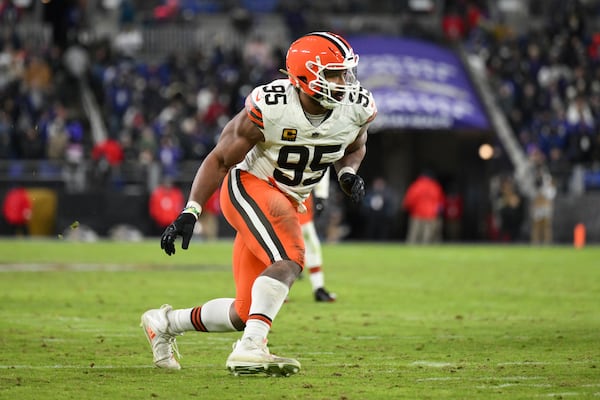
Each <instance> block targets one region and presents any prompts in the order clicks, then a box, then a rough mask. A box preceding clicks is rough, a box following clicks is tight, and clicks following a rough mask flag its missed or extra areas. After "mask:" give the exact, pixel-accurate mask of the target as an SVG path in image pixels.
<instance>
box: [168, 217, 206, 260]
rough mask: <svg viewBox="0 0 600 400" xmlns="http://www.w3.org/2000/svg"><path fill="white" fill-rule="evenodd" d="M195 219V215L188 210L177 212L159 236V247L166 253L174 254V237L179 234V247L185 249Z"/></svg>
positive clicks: (190, 236) (188, 242)
mask: <svg viewBox="0 0 600 400" xmlns="http://www.w3.org/2000/svg"><path fill="white" fill-rule="evenodd" d="M196 221H197V218H196V216H195V215H194V214H192V213H190V212H182V213H181V214H179V217H177V219H176V220H175V221H173V223H172V224H171V225H169V226H167V229H165V231H164V232H163V234H162V236H161V237H160V248H161V249H163V250H164V251H165V253H167V254H168V255H171V254H175V239H176V238H177V236H181V248H182V249H184V250H186V249H187V248H188V247H189V245H190V240H191V239H192V233H193V232H194V225H195V224H196Z"/></svg>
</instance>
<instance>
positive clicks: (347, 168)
mask: <svg viewBox="0 0 600 400" xmlns="http://www.w3.org/2000/svg"><path fill="white" fill-rule="evenodd" d="M346 172H348V173H350V174H352V175H356V171H355V170H354V168H352V167H343V168H342V169H340V170H339V172H338V175H337V176H338V181H339V180H340V178H341V177H342V175H344V174H345V173H346Z"/></svg>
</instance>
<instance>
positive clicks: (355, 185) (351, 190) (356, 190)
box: [339, 172, 365, 203]
mask: <svg viewBox="0 0 600 400" xmlns="http://www.w3.org/2000/svg"><path fill="white" fill-rule="evenodd" d="M339 181H340V187H341V188H342V190H343V191H344V193H346V194H347V195H348V196H350V198H351V199H352V201H353V202H355V203H359V202H360V201H361V200H362V198H363V197H365V181H363V179H362V178H361V177H360V176H358V175H356V174H351V173H350V172H345V173H343V174H342V176H340V179H339Z"/></svg>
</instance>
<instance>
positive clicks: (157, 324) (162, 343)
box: [140, 304, 182, 369]
mask: <svg viewBox="0 0 600 400" xmlns="http://www.w3.org/2000/svg"><path fill="white" fill-rule="evenodd" d="M172 309H173V307H171V306H170V305H168V304H164V305H162V306H161V307H160V308H159V309H154V310H148V311H146V312H145V313H144V314H143V315H142V322H141V324H140V326H141V327H142V328H143V329H144V333H145V334H146V338H147V339H148V342H149V343H150V346H151V347H152V354H153V355H154V365H156V366H157V367H158V368H167V369H181V365H179V361H177V360H176V359H175V354H177V357H178V358H181V356H180V355H179V350H178V349H177V342H176V341H175V336H177V335H182V333H173V332H170V331H169V319H168V318H167V312H169V311H171V310H172ZM174 353H175V354H174Z"/></svg>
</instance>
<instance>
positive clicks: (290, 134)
mask: <svg viewBox="0 0 600 400" xmlns="http://www.w3.org/2000/svg"><path fill="white" fill-rule="evenodd" d="M296 136H298V130H297V129H292V128H284V129H283V133H282V134H281V140H287V141H288V142H295V141H296Z"/></svg>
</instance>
